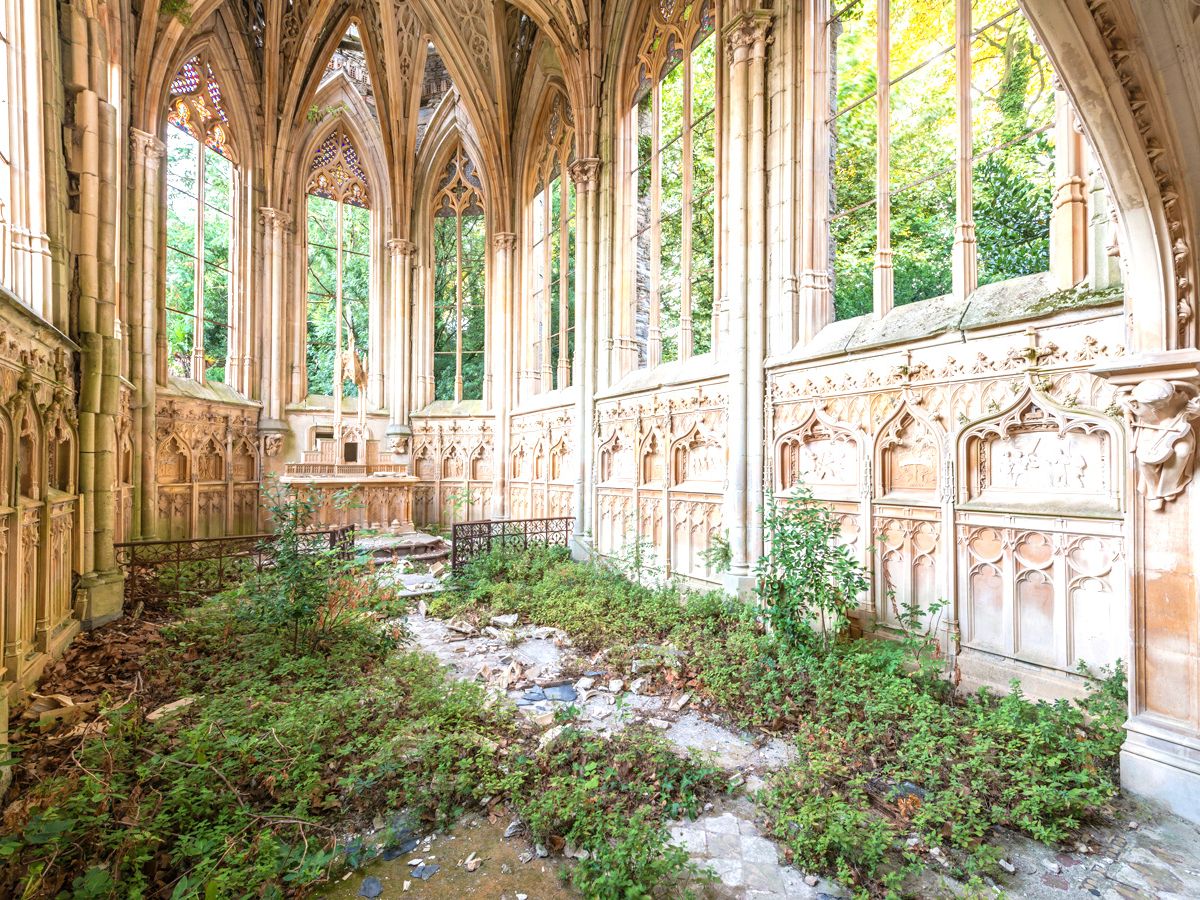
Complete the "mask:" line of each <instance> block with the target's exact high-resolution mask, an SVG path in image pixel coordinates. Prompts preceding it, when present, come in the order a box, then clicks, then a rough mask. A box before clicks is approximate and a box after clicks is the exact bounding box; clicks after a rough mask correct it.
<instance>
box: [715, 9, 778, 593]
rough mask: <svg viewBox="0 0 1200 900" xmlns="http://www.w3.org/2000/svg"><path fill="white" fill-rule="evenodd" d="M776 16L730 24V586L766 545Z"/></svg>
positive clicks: (758, 14) (745, 577) (744, 582)
mask: <svg viewBox="0 0 1200 900" xmlns="http://www.w3.org/2000/svg"><path fill="white" fill-rule="evenodd" d="M771 19H772V15H771V13H770V12H768V11H765V10H757V11H752V12H747V13H743V14H742V15H740V16H738V17H737V18H735V19H734V20H733V21H732V22H731V23H730V24H729V26H728V27H727V28H726V30H725V37H726V40H727V42H728V55H727V63H728V66H729V92H728V97H729V132H730V139H729V164H728V166H727V167H726V171H727V172H729V173H730V174H729V185H728V198H727V201H726V202H727V206H726V212H727V218H728V222H729V224H728V228H727V235H728V248H729V253H728V263H727V267H726V285H727V290H728V294H729V305H730V322H729V336H730V342H729V347H728V352H727V353H726V354H723V355H725V356H726V358H727V359H728V361H729V400H728V407H727V413H726V415H727V426H726V427H727V432H726V433H727V437H728V440H729V464H728V465H729V468H728V485H727V490H726V500H725V513H724V519H725V524H726V527H727V528H728V531H729V544H730V550H731V551H732V560H731V564H730V569H729V575H730V582H731V583H730V584H729V585H728V586H729V587H730V589H732V590H736V591H744V590H747V589H748V588H749V587H750V584H751V581H750V573H751V568H752V565H753V562H754V559H755V557H756V556H757V552H758V548H759V547H760V546H761V534H762V532H761V527H762V526H761V519H760V517H759V512H758V508H759V506H760V505H761V502H762V500H761V497H762V471H763V467H762V456H763V449H762V443H763V368H762V364H763V357H764V353H765V347H766V344H765V334H764V329H765V315H766V291H765V288H766V236H765V234H764V233H763V215H762V211H763V209H764V202H765V199H766V171H765V153H766V128H765V123H766V98H765V89H766V84H765V65H766V48H767V43H768V40H769V37H768V33H769V31H770V27H771Z"/></svg>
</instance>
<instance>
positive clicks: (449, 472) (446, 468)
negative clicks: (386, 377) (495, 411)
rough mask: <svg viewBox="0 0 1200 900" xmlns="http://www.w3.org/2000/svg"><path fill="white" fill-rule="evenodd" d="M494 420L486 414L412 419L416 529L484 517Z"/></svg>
mask: <svg viewBox="0 0 1200 900" xmlns="http://www.w3.org/2000/svg"><path fill="white" fill-rule="evenodd" d="M494 422H495V420H494V419H493V418H492V417H491V416H488V415H480V414H475V415H469V416H468V415H456V414H449V415H428V416H416V415H414V416H413V434H412V464H411V467H410V469H409V471H410V472H411V473H412V474H413V475H415V476H416V477H417V478H418V479H420V482H421V483H420V484H418V485H417V486H416V487H415V488H414V489H413V522H414V523H415V524H416V526H417V527H418V528H421V527H429V526H431V525H441V526H449V525H451V524H453V523H454V522H465V521H467V520H468V519H487V518H489V517H490V516H491V509H492V466H493V465H494V461H493V458H494V457H493V453H494V450H493V438H494Z"/></svg>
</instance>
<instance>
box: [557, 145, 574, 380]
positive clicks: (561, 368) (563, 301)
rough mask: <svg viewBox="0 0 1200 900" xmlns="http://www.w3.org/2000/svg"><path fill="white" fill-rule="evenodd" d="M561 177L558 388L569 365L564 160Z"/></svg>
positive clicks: (567, 196)
mask: <svg viewBox="0 0 1200 900" xmlns="http://www.w3.org/2000/svg"><path fill="white" fill-rule="evenodd" d="M559 168H560V171H561V172H562V175H561V177H560V178H559V179H558V192H559V197H558V221H559V226H558V246H559V251H558V257H559V258H558V384H557V386H558V387H565V386H566V384H567V373H568V372H570V371H571V363H570V360H569V359H568V358H567V289H568V286H569V284H568V283H569V282H570V280H571V247H570V244H569V242H568V230H569V228H570V222H571V219H570V213H571V210H570V199H571V198H570V184H571V181H570V174H569V173H568V172H567V166H566V161H565V160H560V166H559Z"/></svg>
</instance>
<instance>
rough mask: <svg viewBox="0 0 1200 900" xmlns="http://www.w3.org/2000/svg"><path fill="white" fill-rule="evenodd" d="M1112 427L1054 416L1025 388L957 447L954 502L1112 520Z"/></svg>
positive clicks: (1053, 409)
mask: <svg viewBox="0 0 1200 900" xmlns="http://www.w3.org/2000/svg"><path fill="white" fill-rule="evenodd" d="M1116 438H1117V435H1116V430H1115V428H1114V426H1112V425H1111V424H1109V423H1107V422H1106V421H1105V420H1103V419H1102V418H1101V417H1100V416H1094V417H1093V416H1088V415H1081V414H1077V413H1074V412H1072V411H1070V410H1066V409H1061V408H1059V407H1057V406H1055V405H1054V404H1052V403H1051V402H1050V401H1049V400H1047V399H1046V398H1044V397H1041V396H1040V395H1036V394H1035V393H1034V392H1033V391H1032V390H1031V389H1029V388H1027V389H1026V390H1025V392H1024V393H1023V394H1022V395H1021V397H1020V398H1018V400H1017V401H1016V402H1015V403H1014V404H1013V405H1012V406H1010V407H1009V408H1008V409H1007V410H1006V411H1004V412H1002V413H1000V414H999V415H997V416H996V417H995V418H993V419H990V420H986V421H984V422H981V423H979V424H977V425H975V426H974V427H973V428H971V429H969V430H968V431H967V432H965V433H964V435H963V438H962V441H961V443H960V447H961V448H962V449H961V450H960V453H961V454H962V459H961V460H960V465H961V471H962V472H963V473H964V477H963V479H962V488H961V491H962V494H963V496H962V498H961V499H962V500H963V501H964V502H967V503H972V504H974V505H977V506H984V505H986V506H990V507H1001V508H1018V509H1021V508H1024V509H1038V510H1045V509H1046V508H1047V506H1048V505H1052V506H1053V507H1054V508H1055V509H1059V508H1063V507H1065V508H1066V509H1067V510H1070V511H1095V512H1108V513H1116V512H1118V511H1119V507H1120V499H1121V495H1120V478H1119V469H1118V465H1119V454H1114V452H1113V443H1114V441H1115V440H1116Z"/></svg>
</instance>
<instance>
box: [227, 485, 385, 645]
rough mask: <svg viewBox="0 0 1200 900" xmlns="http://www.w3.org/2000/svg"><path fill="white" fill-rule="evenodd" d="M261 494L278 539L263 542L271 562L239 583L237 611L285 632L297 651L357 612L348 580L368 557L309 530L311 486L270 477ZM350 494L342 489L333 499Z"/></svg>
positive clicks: (321, 638)
mask: <svg viewBox="0 0 1200 900" xmlns="http://www.w3.org/2000/svg"><path fill="white" fill-rule="evenodd" d="M263 499H264V503H265V505H266V507H267V509H268V510H269V512H270V517H271V522H272V524H273V525H274V527H275V533H274V539H273V540H272V541H271V542H270V543H269V544H265V545H264V547H263V550H264V551H265V552H266V553H268V554H269V556H270V560H271V564H270V565H268V566H265V567H264V568H263V569H262V571H260V572H256V573H254V575H252V576H251V577H250V578H249V579H248V580H247V581H246V582H245V583H244V584H243V585H242V586H240V587H238V588H236V589H235V591H234V594H235V596H236V597H237V598H238V600H239V601H240V602H239V603H238V604H237V610H238V613H239V614H240V615H241V616H242V617H243V618H245V619H247V620H249V621H251V622H253V623H254V624H255V625H256V626H258V627H260V628H266V629H270V630H273V631H276V632H278V633H280V634H283V635H286V636H287V637H288V638H289V639H290V642H291V649H292V652H293V653H296V652H299V651H300V650H302V649H304V650H309V651H311V650H314V649H317V648H318V647H319V646H321V645H322V643H323V642H324V641H325V640H326V639H327V638H328V637H329V636H330V635H331V634H332V633H333V632H334V631H336V630H337V629H338V628H340V627H342V626H343V625H344V624H345V623H346V622H347V621H349V620H350V619H351V618H352V617H353V613H354V612H355V609H356V603H355V602H354V597H355V594H354V592H353V591H350V590H348V588H349V585H346V584H344V582H347V581H353V576H354V574H355V572H356V569H358V568H360V567H361V566H363V565H365V561H364V560H357V559H354V558H353V557H352V556H350V555H348V553H347V552H346V550H344V549H343V548H340V547H332V546H330V545H329V544H328V543H327V538H326V537H325V536H324V535H322V536H320V537H316V538H315V537H314V536H313V535H312V534H311V533H310V532H311V531H312V528H313V520H314V517H315V514H316V501H315V500H314V497H313V495H312V494H311V493H310V492H309V491H304V490H297V489H296V488H295V487H293V486H292V485H286V484H282V483H281V482H279V481H277V480H268V481H267V482H265V484H264V487H263ZM348 500H349V495H348V494H345V493H343V494H342V495H339V496H338V497H337V498H336V499H335V504H337V505H343V504H345V503H347V502H348ZM339 588H342V589H339Z"/></svg>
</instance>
